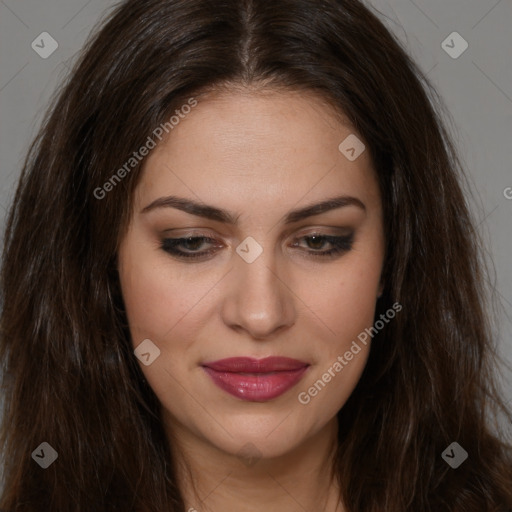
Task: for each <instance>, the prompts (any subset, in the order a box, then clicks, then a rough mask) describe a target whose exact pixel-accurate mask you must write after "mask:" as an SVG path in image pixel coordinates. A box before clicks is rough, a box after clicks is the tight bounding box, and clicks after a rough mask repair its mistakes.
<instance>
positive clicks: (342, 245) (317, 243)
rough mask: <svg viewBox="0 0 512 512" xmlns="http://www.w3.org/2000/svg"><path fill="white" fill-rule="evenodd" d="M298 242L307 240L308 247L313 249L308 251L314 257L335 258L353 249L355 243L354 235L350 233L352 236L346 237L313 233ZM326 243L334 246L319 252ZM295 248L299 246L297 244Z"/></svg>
mask: <svg viewBox="0 0 512 512" xmlns="http://www.w3.org/2000/svg"><path fill="white" fill-rule="evenodd" d="M298 240H305V241H306V245H307V246H309V247H310V248H313V250H312V251H307V252H308V253H309V254H311V255H312V256H313V257H325V258H328V257H331V258H333V257H336V256H338V255H341V254H342V253H344V252H348V251H350V250H351V249H352V244H353V242H354V233H350V235H346V236H334V235H324V234H320V233H318V234H317V233H313V234H311V235H307V236H303V237H301V238H299V239H298ZM326 243H328V244H330V245H331V246H332V249H329V250H324V251H319V250H317V249H320V248H321V247H324V246H325V244H326ZM295 246H297V244H295Z"/></svg>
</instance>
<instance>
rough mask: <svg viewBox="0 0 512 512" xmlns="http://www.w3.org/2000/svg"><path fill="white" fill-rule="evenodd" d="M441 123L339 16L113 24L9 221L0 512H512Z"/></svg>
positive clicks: (124, 17)
mask: <svg viewBox="0 0 512 512" xmlns="http://www.w3.org/2000/svg"><path fill="white" fill-rule="evenodd" d="M429 92H430V93H431V94H428V93H429ZM434 100H437V98H436V96H435V91H433V90H432V89H431V88H430V86H429V84H428V82H427V81H426V80H425V78H424V76H422V74H421V72H420V71H419V70H418V69H417V67H416V66H415V64H414V63H413V62H411V60H410V59H409V58H408V57H407V55H406V54H405V52H404V50H403V49H402V48H401V47H400V46H399V45H398V44H397V42H396V41H395V40H394V39H393V37H392V36H391V35H390V34H389V32H388V31H387V30H386V29H385V28H384V26H383V25H382V23H381V22H380V21H378V19H377V18H376V17H375V16H374V15H373V14H372V13H371V12H370V11H369V10H368V9H367V8H365V7H364V6H363V5H362V4H361V3H360V2H359V1H355V0H350V1H341V0H325V1H321V2H319V1H312V0H307V1H306V0H279V1H277V2H272V3H270V2H263V1H257V0H252V1H251V0H247V1H239V0H238V1H235V0H225V1H220V2H207V1H206V0H191V1H190V0H189V1H187V2H184V1H183V2H180V1H178V0H138V1H133V0H131V1H125V2H122V3H121V4H120V5H119V6H118V7H117V8H116V10H115V11H114V12H113V13H112V14H111V16H110V17H109V19H108V21H107V22H106V23H105V25H104V26H103V28H102V29H101V31H99V32H98V34H97V35H96V36H95V37H94V38H93V39H92V40H91V41H90V43H89V44H88V45H87V47H86V49H85V51H84V53H83V56H82V57H81V59H80V61H79V62H78V63H77V65H76V67H75V69H74V71H73V72H72V74H71V77H70V79H69V80H68V82H67V83H66V84H65V85H64V86H63V88H62V91H61V92H60V94H59V96H58V97H57V99H56V100H55V103H54V105H53V106H52V109H51V111H50V113H49V115H48V117H47V121H46V123H45V125H44V126H43V128H42V130H41V133H40V135H39V137H38V139H37V140H36V142H35V143H34V145H33V147H32V149H31V151H30V154H29V156H28V158H27V162H26V165H25V168H24V170H23V173H22V176H21V178H20V183H19V187H18V191H17V194H16V197H15V201H14V204H13V207H12V210H11V213H10V217H9V221H8V226H7V232H6V244H5V251H4V260H3V269H2V293H3V303H4V310H3V313H2V320H1V321H2V338H1V345H0V352H1V356H2V361H3V362H4V374H3V393H4V397H5V412H4V419H3V425H2V436H1V440H2V447H3V454H4V460H5V463H4V481H5V485H4V487H5V489H4V491H3V494H2V498H1V501H0V507H1V508H3V509H5V510H8V511H10V510H16V511H36V510H37V511H40V510H45V511H53V510H55V511H65V510H80V511H81V510H84V511H85V510H87V511H90V510H94V511H107V510H108V511H112V510H120V511H121V510H122V511H127V510H134V511H163V510H172V511H180V512H182V511H185V510H187V511H192V510H197V511H213V512H217V511H227V510H239V511H240V510H247V511H259V510H268V511H273V510H280V511H284V510H286V511H298V510H315V511H316V510H322V511H325V512H334V511H337V512H339V511H343V512H377V511H383V510H386V511H397V512H399V511H406V510H407V511H409V510H411V511H412V510H414V511H415V512H419V511H450V512H456V511H457V512H458V511H464V512H468V511H471V512H472V511H474V512H477V511H478V512H482V511H501V510H506V509H507V508H510V507H512V490H511V489H512V485H511V483H512V455H511V449H510V448H511V447H510V443H509V441H508V440H507V439H505V437H504V435H500V434H499V432H496V428H495V427H496V425H495V424H494V423H493V418H494V417H495V416H494V414H496V413H500V412H501V413H504V414H505V417H506V419H507V420H508V421H510V418H511V416H510V412H509V411H508V410H507V409H506V406H505V403H504V400H503V399H502V398H501V397H500V396H499V394H498V392H497V391H496V385H495V382H494V377H493V371H494V368H493V365H494V362H495V353H494V345H493V340H492V337H491V332H490V326H489V320H488V318H487V316H486V309H485V293H484V292H485V288H484V286H483V280H484V274H483V266H482V261H481V254H480V245H479V242H478V238H477V234H476V232H475V228H474V223H473V220H472V218H471V217H470V215H469V212H468V208H467V206H466V201H465V198H464V196H463V193H462V180H463V179H464V175H463V173H462V172H461V170H460V165H459V163H458V160H457V155H456V151H455V149H454V147H453V146H452V144H451V142H450V139H449V136H448V133H447V132H446V130H445V128H444V127H443V123H442V122H441V118H440V115H439V113H438V112H439V108H440V107H435V105H440V104H441V103H440V102H438V101H434ZM436 109H437V110H436Z"/></svg>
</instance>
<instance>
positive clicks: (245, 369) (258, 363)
mask: <svg viewBox="0 0 512 512" xmlns="http://www.w3.org/2000/svg"><path fill="white" fill-rule="evenodd" d="M202 366H206V367H208V368H211V369H212V370H216V371H219V372H233V373H268V372H279V371H290V370H298V369H300V368H304V367H305V366H309V364H308V363H306V362H304V361H299V360H297V359H291V358H290V357H276V356H271V357H265V358H263V359H254V358H252V357H230V358H227V359H219V360H218V361H211V362H208V363H203V364H202Z"/></svg>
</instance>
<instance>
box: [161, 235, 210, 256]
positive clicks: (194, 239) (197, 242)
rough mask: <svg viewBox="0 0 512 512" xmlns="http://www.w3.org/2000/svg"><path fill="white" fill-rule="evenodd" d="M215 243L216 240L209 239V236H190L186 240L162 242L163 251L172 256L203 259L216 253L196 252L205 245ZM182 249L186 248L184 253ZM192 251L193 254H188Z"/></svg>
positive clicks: (178, 239) (166, 239) (165, 240)
mask: <svg viewBox="0 0 512 512" xmlns="http://www.w3.org/2000/svg"><path fill="white" fill-rule="evenodd" d="M205 242H206V243H214V242H215V240H214V239H213V238H209V237H207V236H189V237H184V238H165V239H164V240H163V241H162V246H161V247H162V249H163V250H164V251H166V252H168V253H169V254H171V255H172V256H176V257H178V258H201V257H204V256H208V255H209V254H211V253H213V252H214V251H212V250H211V249H210V250H207V251H200V252H195V251H197V249H199V248H200V247H201V246H202V245H203V244H204V243H205ZM180 247H182V248H185V249H186V250H185V251H183V250H182V249H180ZM188 251H192V252H188Z"/></svg>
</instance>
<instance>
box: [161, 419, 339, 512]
mask: <svg viewBox="0 0 512 512" xmlns="http://www.w3.org/2000/svg"><path fill="white" fill-rule="evenodd" d="M167 423H168V428H170V429H171V430H170V431H171V433H172V435H171V436H170V438H171V439H173V442H172V446H173V452H174V454H175V457H176V459H177V466H176V467H177V468H178V470H177V478H178V485H179V487H180V490H181V493H182V496H183V497H184V500H185V505H186V508H185V510H187V511H188V512H194V510H196V511H197V512H235V511H236V512H260V511H261V510H265V512H277V511H279V512H299V511H301V512H302V511H304V510H321V511H322V512H342V508H341V505H339V502H340V498H339V489H338V485H337V482H336V478H335V477H334V476H333V471H332V468H333V457H334V454H335V451H336V446H337V418H336V417H335V418H334V419H333V420H332V421H331V422H329V423H328V424H327V425H326V426H325V427H324V428H323V429H322V430H320V431H319V432H317V433H316V434H315V435H314V436H312V437H310V438H309V439H307V440H305V441H304V442H303V443H302V444H301V445H300V446H298V447H296V448H295V449H294V450H293V451H291V452H289V453H286V454H284V455H281V456H279V457H273V458H258V457H257V456H252V455H251V454H249V455H248V456H241V455H240V454H230V453H226V452H224V451H222V450H220V449H219V448H217V447H216V446H214V445H212V444H211V443H209V442H208V441H207V440H205V439H200V438H198V437H196V436H195V435H194V434H192V433H191V432H190V431H186V430H184V429H183V428H182V427H181V428H180V426H178V425H177V424H175V423H174V424H172V423H171V422H167Z"/></svg>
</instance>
